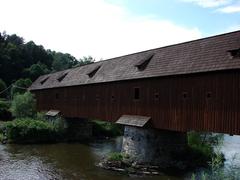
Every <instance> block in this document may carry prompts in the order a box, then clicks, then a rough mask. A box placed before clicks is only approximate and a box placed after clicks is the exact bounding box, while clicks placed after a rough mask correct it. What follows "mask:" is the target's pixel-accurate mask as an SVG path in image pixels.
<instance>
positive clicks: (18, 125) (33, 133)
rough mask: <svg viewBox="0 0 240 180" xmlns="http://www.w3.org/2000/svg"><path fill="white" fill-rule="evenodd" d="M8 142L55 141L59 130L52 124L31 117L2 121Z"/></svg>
mask: <svg viewBox="0 0 240 180" xmlns="http://www.w3.org/2000/svg"><path fill="white" fill-rule="evenodd" d="M4 128H6V130H7V137H8V139H9V140H10V142H18V143H21V142H49V141H55V140H56V139H57V138H58V136H59V132H58V131H57V129H56V128H55V126H54V125H52V124H50V123H48V122H46V121H39V120H35V119H31V118H20V119H16V120H14V121H8V122H5V123H4Z"/></svg>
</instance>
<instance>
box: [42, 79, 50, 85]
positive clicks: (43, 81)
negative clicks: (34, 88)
mask: <svg viewBox="0 0 240 180" xmlns="http://www.w3.org/2000/svg"><path fill="white" fill-rule="evenodd" d="M48 78H49V77H46V78H44V79H43V80H42V81H41V82H40V83H41V85H43V84H44V83H45V82H46V81H47V80H48Z"/></svg>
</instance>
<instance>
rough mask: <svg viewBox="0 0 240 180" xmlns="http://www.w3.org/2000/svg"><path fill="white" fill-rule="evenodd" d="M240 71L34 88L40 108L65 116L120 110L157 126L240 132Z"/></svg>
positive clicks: (112, 115) (111, 115)
mask: <svg viewBox="0 0 240 180" xmlns="http://www.w3.org/2000/svg"><path fill="white" fill-rule="evenodd" d="M239 75H240V72H239V71H233V70H231V71H225V72H212V73H201V74H192V75H182V76H169V77H159V78H151V79H139V80H130V81H119V82H111V83H99V84H91V85H90V84H89V85H81V86H72V87H62V88H55V89H45V90H36V91H33V92H34V93H35V94H36V98H37V106H38V109H39V110H49V109H58V110H60V111H61V112H62V114H63V115H64V116H65V117H86V118H97V119H102V120H107V121H112V122H115V121H116V120H117V119H118V118H119V117H120V116H121V115H123V114H128V115H143V116H150V117H152V119H151V122H152V124H153V126H154V127H155V128H158V129H168V130H175V131H190V130H196V131H211V132H221V133H229V134H240V122H239V121H240V109H239V106H240V96H239V90H240V84H239V80H240V76H239ZM135 87H139V88H140V99H139V100H134V88H135ZM57 94H58V95H57ZM56 96H58V97H59V98H58V99H57V98H56Z"/></svg>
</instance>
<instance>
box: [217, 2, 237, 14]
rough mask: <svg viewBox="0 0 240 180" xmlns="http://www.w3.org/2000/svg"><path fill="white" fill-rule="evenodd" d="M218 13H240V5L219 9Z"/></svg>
mask: <svg viewBox="0 0 240 180" xmlns="http://www.w3.org/2000/svg"><path fill="white" fill-rule="evenodd" d="M217 11H219V12H222V13H228V14H230V13H239V12H240V3H239V4H234V5H230V6H226V7H223V8H219V9H218V10H217Z"/></svg>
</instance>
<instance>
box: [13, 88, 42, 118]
mask: <svg viewBox="0 0 240 180" xmlns="http://www.w3.org/2000/svg"><path fill="white" fill-rule="evenodd" d="M11 112H12V114H13V116H15V117H17V118H24V117H34V116H35V115H36V113H37V112H36V100H35V99H34V96H33V94H31V93H30V92H25V93H24V94H22V95H21V94H17V95H16V96H14V98H13V101H12V104H11Z"/></svg>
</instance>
